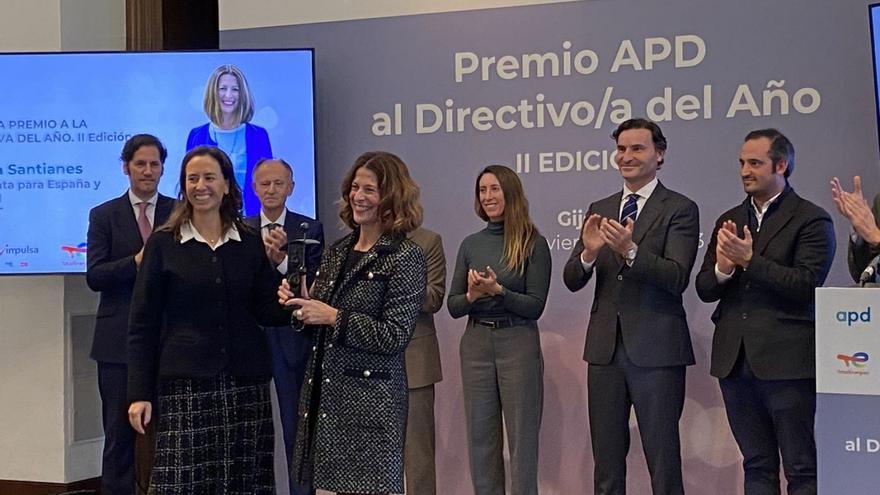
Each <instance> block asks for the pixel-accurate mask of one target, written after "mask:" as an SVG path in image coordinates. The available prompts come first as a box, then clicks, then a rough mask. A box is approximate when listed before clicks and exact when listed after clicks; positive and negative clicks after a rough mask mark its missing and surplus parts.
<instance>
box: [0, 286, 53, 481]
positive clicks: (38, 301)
mask: <svg viewBox="0 0 880 495" xmlns="http://www.w3.org/2000/svg"><path fill="white" fill-rule="evenodd" d="M63 289H64V278H63V277H60V276H55V277H3V278H0V377H2V379H0V479H13V480H32V481H62V480H63V478H64V448H63V447H64V443H63V441H64V348H63V339H62V338H61V336H63V334H64V301H63V295H64V291H63Z"/></svg>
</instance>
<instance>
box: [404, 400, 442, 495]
mask: <svg viewBox="0 0 880 495" xmlns="http://www.w3.org/2000/svg"><path fill="white" fill-rule="evenodd" d="M408 402H409V413H408V414H407V417H406V442H405V444H404V448H403V467H404V472H405V473H406V493H407V494H413V495H415V494H418V495H434V494H435V493H437V468H436V465H435V462H434V452H435V445H436V443H435V438H434V385H433V384H431V385H427V386H425V387H419V388H411V389H409V401H408Z"/></svg>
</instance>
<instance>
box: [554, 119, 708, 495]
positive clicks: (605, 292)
mask: <svg viewBox="0 0 880 495" xmlns="http://www.w3.org/2000/svg"><path fill="white" fill-rule="evenodd" d="M611 137H612V138H614V140H615V141H616V142H617V155H616V157H615V162H616V163H617V167H618V169H619V171H620V175H621V177H622V178H623V188H622V191H618V192H616V193H614V194H612V195H611V196H608V197H607V198H605V199H601V200H599V201H596V202H594V203H593V204H591V205H590V209H589V212H588V214H587V218H586V220H585V221H584V225H583V227H582V229H581V238H580V240H578V242H577V244H576V245H575V247H574V249H573V250H572V253H571V257H570V258H569V260H568V262H567V263H566V265H565V269H564V271H563V280H564V282H565V285H566V287H568V289H569V290H571V291H578V290H580V289H582V288H583V287H584V286H586V285H587V282H589V280H590V279H591V278H595V280H596V294H595V296H594V297H593V304H592V308H591V310H590V321H589V325H588V327H587V342H586V347H585V350H584V360H586V361H587V362H588V363H589V366H588V371H587V397H588V412H589V419H590V440H591V443H592V446H593V462H594V475H593V484H594V493H596V494H597V495H622V494H624V493H626V456H627V452H628V451H629V445H630V435H629V431H630V429H629V417H630V411H631V410H635V414H636V419H637V420H638V423H639V432H640V433H641V440H642V447H643V448H644V451H645V460H646V461H647V463H648V470H649V472H650V473H651V488H652V491H653V493H654V495H661V494H662V495H680V494H682V493H684V485H683V481H682V474H681V454H680V452H681V447H680V439H679V430H678V421H679V419H680V418H681V412H682V408H683V407H684V392H685V367H686V366H690V365H692V364H694V352H693V349H692V347H691V337H690V332H689V330H688V324H687V318H686V316H685V311H684V307H683V306H682V296H681V294H682V292H684V289H685V287H687V284H688V281H689V279H690V273H691V269H692V268H693V266H694V260H695V259H696V255H697V243H698V240H699V232H700V219H699V212H698V211H697V205H696V204H695V203H694V202H693V201H691V200H690V199H688V198H686V197H685V196H684V195H682V194H679V193H677V192H675V191H672V190H671V189H667V188H666V187H664V186H663V184H662V183H661V182H660V181H659V180H658V179H657V171H658V170H660V168H661V166H662V165H663V160H664V157H665V155H666V138H665V137H664V136H663V132H661V130H660V127H659V126H657V124H655V123H654V122H651V121H648V120H645V119H631V120H627V121H626V122H623V123H621V124H620V126H619V127H618V128H617V130H615V131H614V133H613V134H612V136H611Z"/></svg>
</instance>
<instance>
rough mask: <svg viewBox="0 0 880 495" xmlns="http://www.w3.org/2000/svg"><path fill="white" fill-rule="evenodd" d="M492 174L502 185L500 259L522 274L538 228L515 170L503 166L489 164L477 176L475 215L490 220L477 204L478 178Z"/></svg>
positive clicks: (478, 195)
mask: <svg viewBox="0 0 880 495" xmlns="http://www.w3.org/2000/svg"><path fill="white" fill-rule="evenodd" d="M486 174H492V175H494V176H495V177H496V178H497V179H498V184H500V185H501V192H502V194H504V256H503V258H502V261H504V263H505V267H506V268H507V269H508V270H510V271H512V272H516V273H523V271H524V270H525V267H526V260H527V259H528V257H529V256H531V254H532V248H533V247H534V246H535V240H536V239H537V238H538V235H539V233H538V229H537V228H536V227H535V224H533V223H532V221H531V219H530V218H529V200H528V199H526V193H525V191H523V187H522V182H520V180H519V177H518V176H517V175H516V172H514V171H513V170H511V169H509V168H507V167H505V166H503V165H489V166H488V167H486V168H484V169H483V170H482V171H481V172H480V174H479V175H477V182H476V185H475V186H474V210H476V212H477V216H478V217H480V218H482V219H483V220H486V221H487V222H488V221H489V215H487V214H486V212H485V211H484V210H483V205H482V204H481V203H480V179H481V178H482V177H483V176H484V175H486Z"/></svg>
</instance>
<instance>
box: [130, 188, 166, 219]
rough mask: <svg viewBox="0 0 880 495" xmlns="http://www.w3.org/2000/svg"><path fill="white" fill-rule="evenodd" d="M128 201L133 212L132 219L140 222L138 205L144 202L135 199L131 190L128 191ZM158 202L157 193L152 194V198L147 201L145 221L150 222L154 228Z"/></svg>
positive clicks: (137, 198)
mask: <svg viewBox="0 0 880 495" xmlns="http://www.w3.org/2000/svg"><path fill="white" fill-rule="evenodd" d="M128 200H129V201H131V208H132V210H134V219H135V220H140V213H141V207H140V206H138V205H139V204H141V203H143V202H144V201H143V200H142V199H141V198H139V197H137V196H136V195H135V194H134V193H133V192H131V189H129V190H128ZM158 201H159V193H158V192H157V193H156V194H154V195H153V197H152V198H150V199H148V200H147V209H146V212H147V220H149V221H150V225H151V226H153V227H154V228H155V227H156V222H155V221H154V220H155V218H156V203H157V202H158Z"/></svg>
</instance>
